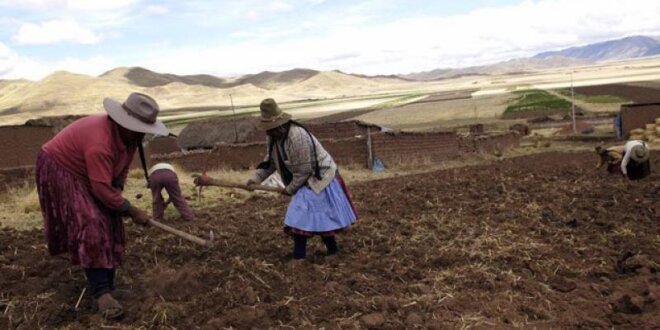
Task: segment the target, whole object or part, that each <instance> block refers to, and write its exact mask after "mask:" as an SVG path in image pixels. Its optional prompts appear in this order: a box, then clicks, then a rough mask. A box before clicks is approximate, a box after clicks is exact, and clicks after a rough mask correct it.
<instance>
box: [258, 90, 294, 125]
mask: <svg viewBox="0 0 660 330" xmlns="http://www.w3.org/2000/svg"><path fill="white" fill-rule="evenodd" d="M259 110H260V111H261V118H260V120H259V123H258V126H259V128H261V129H262V130H266V131H267V130H269V129H273V128H275V127H279V126H282V125H284V124H286V123H287V122H289V120H291V115H290V114H288V113H286V112H283V111H282V109H280V107H279V106H278V105H277V102H275V100H273V99H271V98H268V99H265V100H263V101H261V104H260V105H259Z"/></svg>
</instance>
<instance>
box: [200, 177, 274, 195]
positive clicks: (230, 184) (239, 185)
mask: <svg viewBox="0 0 660 330" xmlns="http://www.w3.org/2000/svg"><path fill="white" fill-rule="evenodd" d="M209 185H211V186H217V187H225V188H238V189H243V190H262V191H271V192H281V191H282V188H278V187H271V186H264V185H250V186H249V187H248V185H246V184H243V183H236V182H231V181H227V180H222V179H213V180H211V182H210V184H209Z"/></svg>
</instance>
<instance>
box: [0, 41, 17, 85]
mask: <svg viewBox="0 0 660 330" xmlns="http://www.w3.org/2000/svg"><path fill="white" fill-rule="evenodd" d="M15 61H16V54H15V53H14V52H13V51H12V50H11V49H10V48H9V47H7V46H6V45H5V44H3V43H1V42H0V77H2V76H4V75H6V74H8V73H9V72H10V71H11V70H12V68H13V66H14V65H15Z"/></svg>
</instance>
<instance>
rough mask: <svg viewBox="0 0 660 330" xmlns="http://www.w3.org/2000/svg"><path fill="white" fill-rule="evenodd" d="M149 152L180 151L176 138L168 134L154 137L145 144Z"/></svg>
mask: <svg viewBox="0 0 660 330" xmlns="http://www.w3.org/2000/svg"><path fill="white" fill-rule="evenodd" d="M147 149H148V150H149V154H152V155H153V154H170V153H173V152H177V151H181V148H179V145H178V144H177V141H176V138H174V137H170V136H161V137H157V138H154V139H153V140H151V141H149V143H148V144H147Z"/></svg>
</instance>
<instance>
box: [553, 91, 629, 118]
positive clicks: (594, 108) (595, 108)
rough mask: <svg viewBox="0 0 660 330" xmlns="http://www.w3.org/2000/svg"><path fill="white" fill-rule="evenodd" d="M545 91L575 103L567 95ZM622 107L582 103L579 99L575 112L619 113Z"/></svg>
mask: <svg viewBox="0 0 660 330" xmlns="http://www.w3.org/2000/svg"><path fill="white" fill-rule="evenodd" d="M545 91H546V92H548V93H550V94H552V95H554V96H556V97H559V98H562V99H564V100H566V101H568V102H573V99H572V98H570V97H568V96H565V95H562V94H560V93H558V92H556V91H554V90H551V89H547V90H545ZM620 107H621V105H620V104H618V103H589V102H584V101H580V100H578V99H575V110H576V111H577V110H578V109H582V110H585V111H587V112H591V113H598V112H616V111H619V108H620Z"/></svg>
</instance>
